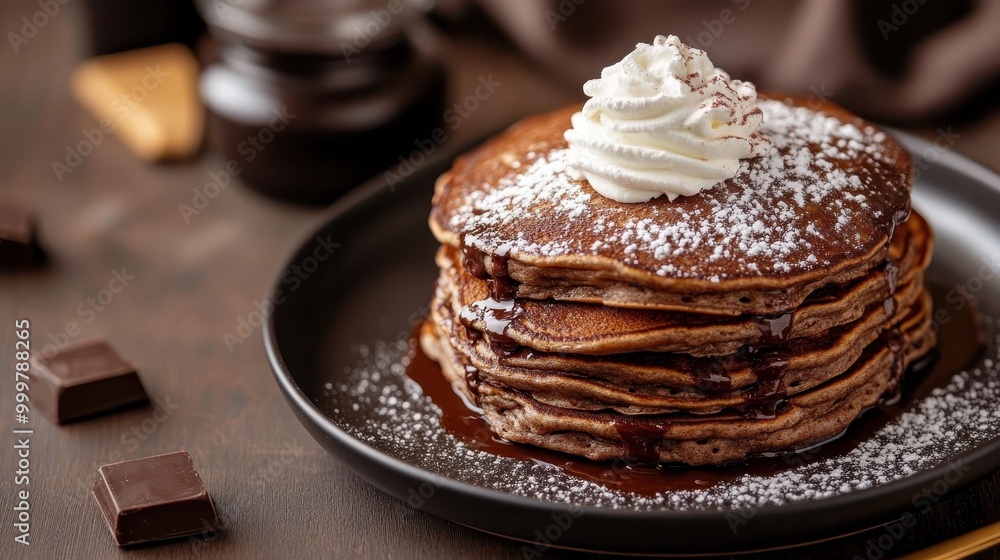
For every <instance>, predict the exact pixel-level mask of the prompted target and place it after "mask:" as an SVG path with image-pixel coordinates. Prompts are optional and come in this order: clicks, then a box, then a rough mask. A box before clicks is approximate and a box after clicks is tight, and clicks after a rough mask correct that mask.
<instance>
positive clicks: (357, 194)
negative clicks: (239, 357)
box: [262, 127, 1000, 553]
mask: <svg viewBox="0 0 1000 560" xmlns="http://www.w3.org/2000/svg"><path fill="white" fill-rule="evenodd" d="M883 128H885V129H886V130H888V131H890V132H891V133H892V134H893V135H894V136H896V137H897V138H898V139H899V140H900V142H901V143H903V144H904V145H905V146H906V148H907V149H908V150H909V151H910V153H911V155H913V157H914V159H916V158H917V157H918V156H917V154H918V152H922V151H923V150H926V149H928V148H929V149H935V150H937V156H938V157H937V160H936V161H933V162H930V167H932V168H933V167H945V168H948V169H949V170H950V171H952V172H954V173H959V174H961V175H965V176H967V177H968V178H970V179H971V180H973V181H974V182H976V183H979V184H981V185H984V186H985V187H986V188H989V189H992V190H993V191H995V192H996V193H998V194H1000V174H997V173H995V172H993V171H992V170H990V169H989V168H987V167H986V166H984V165H983V164H981V163H979V162H977V161H975V160H972V159H970V158H968V157H966V156H963V155H961V154H958V153H956V152H955V151H954V150H953V149H941V148H938V147H936V146H935V144H934V143H933V142H932V141H929V140H926V139H924V138H921V137H919V136H916V135H913V134H911V133H908V132H905V131H901V130H899V129H895V128H892V127H883ZM489 137H490V135H486V136H484V137H482V138H480V139H477V140H475V141H472V142H467V143H465V144H463V145H460V146H458V147H457V148H455V149H453V150H451V151H449V152H447V153H445V154H440V155H438V156H436V157H434V158H430V159H429V160H428V162H427V163H426V164H425V165H423V166H421V168H419V169H417V170H415V171H414V172H413V173H412V174H410V175H409V176H407V177H405V178H404V181H407V182H408V181H412V180H414V179H415V178H420V176H421V174H422V173H423V174H426V173H427V172H428V170H430V169H433V168H435V167H437V166H439V165H444V164H446V163H448V162H450V160H453V159H454V158H455V157H457V156H458V155H461V154H462V153H464V152H465V151H467V150H468V149H470V148H471V147H474V146H476V145H478V144H479V143H481V142H482V141H483V140H484V139H486V138H489ZM925 171H926V170H925ZM916 187H917V185H914V188H916ZM402 188H405V186H403V187H402ZM392 192H394V189H393V188H391V187H390V186H389V185H387V184H386V181H385V179H384V176H383V175H382V174H379V175H376V176H374V177H372V178H371V179H369V180H368V181H366V182H365V183H363V184H362V185H360V186H359V187H357V188H355V189H353V190H351V191H350V192H348V193H347V194H346V195H345V196H343V197H342V198H340V199H339V200H338V201H337V202H335V203H334V204H333V205H331V206H330V207H329V208H327V209H326V210H324V211H323V212H322V213H320V214H319V215H318V216H316V217H315V218H314V219H313V220H312V221H311V222H310V223H309V225H308V226H307V227H306V228H305V231H306V234H305V235H302V236H301V237H300V238H297V239H296V241H295V242H294V244H293V245H292V247H293V249H292V250H291V252H290V256H289V258H288V259H286V260H284V261H282V265H281V267H280V268H279V270H278V273H277V274H276V277H275V280H274V281H273V282H271V283H270V284H269V288H268V289H269V290H272V289H274V288H275V287H280V286H281V280H282V277H283V275H284V273H285V271H286V270H287V269H288V268H289V267H290V266H292V265H293V264H294V263H295V262H296V259H297V258H298V257H299V256H300V254H301V253H302V252H303V251H305V250H307V248H308V244H309V242H310V241H311V240H312V239H314V238H315V237H316V235H318V234H319V233H321V232H322V231H323V230H324V229H325V228H327V227H329V226H330V225H331V224H332V223H333V222H334V221H336V220H337V219H338V218H339V217H340V216H342V215H343V214H346V213H348V212H350V211H352V210H353V209H354V208H355V207H356V206H358V205H360V204H363V203H365V202H366V201H369V200H371V199H375V198H378V197H379V196H384V195H385V194H386V193H392ZM278 307H280V306H276V308H275V309H274V310H273V311H272V312H271V313H270V314H268V316H267V320H266V321H265V322H264V325H263V328H262V335H263V338H264V347H265V352H266V354H267V359H268V363H269V365H270V367H271V370H272V374H273V375H274V377H275V380H276V382H277V384H278V386H279V389H280V390H281V392H282V394H283V396H284V397H285V399H286V400H287V401H288V402H289V406H290V408H292V411H293V412H294V413H295V414H296V417H297V418H299V420H300V422H303V423H304V421H305V418H308V420H309V421H310V422H311V423H312V424H313V425H314V426H315V427H316V428H317V429H319V430H320V431H321V432H323V434H324V435H325V436H326V437H328V438H331V439H334V440H335V441H336V442H337V443H339V444H340V445H342V446H343V447H345V448H346V449H348V450H349V451H351V452H353V453H355V454H356V455H358V456H359V457H360V458H362V459H364V460H366V461H371V462H375V463H378V464H380V465H381V466H383V467H385V468H387V469H390V470H392V471H396V472H399V473H401V474H403V475H404V476H406V477H407V478H409V479H412V480H416V481H421V482H430V483H431V484H434V485H435V486H436V487H437V488H438V490H441V489H445V490H447V491H449V492H451V493H454V494H460V495H465V496H468V497H471V498H474V499H479V500H484V501H487V502H490V503H493V502H497V501H499V502H501V503H503V504H504V505H506V506H511V507H514V508H523V509H530V510H536V511H537V510H543V513H545V514H546V515H548V514H549V513H563V512H565V511H566V508H567V507H572V506H573V505H574V504H572V503H562V502H552V501H546V500H540V499H537V498H532V497H527V496H519V495H516V494H511V493H507V492H503V491H500V490H495V489H491V488H486V487H483V486H478V485H475V484H471V483H468V482H463V481H460V480H455V479H452V478H449V477H447V476H444V475H440V474H436V473H434V472H431V471H429V470H427V469H424V468H422V467H418V466H416V465H413V464H411V463H408V462H406V461H404V460H402V459H399V458H396V457H393V456H391V455H389V454H387V453H384V452H382V451H380V450H378V449H376V448H374V447H372V446H370V445H368V444H366V443H365V442H364V441H362V440H360V439H358V438H357V437H355V436H353V435H351V434H350V433H349V432H347V431H346V430H345V429H343V428H342V427H340V425H339V424H338V423H337V422H336V421H335V420H334V419H332V418H330V417H328V416H326V415H325V414H323V412H322V411H320V410H319V409H318V408H317V407H316V406H315V405H314V404H313V403H312V402H311V401H310V400H309V398H308V396H307V395H306V393H305V392H304V391H303V390H302V388H301V387H299V385H298V383H297V382H296V381H295V379H294V377H293V374H292V372H291V371H290V370H289V369H288V368H287V367H286V366H285V363H284V359H283V357H282V354H281V350H280V347H279V345H278V340H277V337H278V335H277V326H276V316H277V314H278V312H279V310H278ZM304 427H305V428H306V429H307V431H308V432H309V433H310V435H311V436H312V437H314V438H315V437H316V436H315V434H313V432H312V430H311V429H309V426H304ZM320 443H321V445H322V442H320ZM322 446H323V447H324V449H326V450H327V451H328V452H329V453H330V454H331V455H332V456H334V458H335V459H337V460H338V461H339V462H341V463H342V464H344V465H345V466H347V467H348V468H349V469H350V470H352V471H353V472H355V474H357V475H358V476H360V477H361V478H362V479H364V480H366V481H367V482H369V483H372V484H374V485H375V486H377V487H379V488H380V489H381V490H383V491H385V492H387V493H389V494H390V495H393V496H394V497H396V498H397V499H400V498H399V496H396V495H395V494H394V493H393V492H391V491H389V490H387V489H385V488H383V487H382V486H381V485H380V484H378V483H376V482H375V481H374V480H372V479H371V478H370V477H369V476H366V473H364V472H359V471H358V470H357V469H355V468H353V466H352V465H351V464H350V462H349V461H347V460H346V459H345V458H344V457H341V456H339V455H338V454H335V453H333V452H332V451H330V450H329V449H327V448H326V446H325V445H322ZM990 455H993V456H1000V437H997V438H994V439H992V440H990V441H988V442H986V443H984V444H982V445H979V446H977V447H975V448H973V449H970V450H968V451H966V452H964V453H962V454H961V455H959V456H957V457H955V458H954V459H952V460H951V461H949V462H946V463H943V464H938V465H936V466H934V467H932V468H930V469H926V470H921V471H919V472H917V473H915V474H912V475H910V476H906V477H904V478H900V479H897V480H894V481H892V482H889V483H886V484H883V485H879V486H874V487H871V488H865V489H861V490H854V491H851V492H848V493H845V494H838V495H836V496H832V497H829V498H819V499H813V500H808V501H802V502H794V503H786V504H780V505H779V504H767V505H764V506H760V507H757V508H756V512H755V513H754V518H755V519H757V518H760V517H761V516H764V517H771V518H777V520H778V521H780V518H784V517H797V516H800V515H802V514H804V513H815V512H816V510H817V509H823V510H825V509H839V508H849V507H852V506H857V505H859V504H865V505H873V504H876V505H877V506H878V507H869V508H868V509H869V510H870V511H869V513H866V514H865V515H863V516H859V518H858V519H875V518H877V517H884V516H885V515H888V514H890V513H893V512H899V513H903V511H902V508H904V507H905V505H904V503H910V502H912V499H911V500H909V501H908V502H904V500H905V498H903V499H901V498H902V497H903V496H904V495H906V496H909V495H910V494H911V493H912V492H913V490H914V489H920V488H922V487H926V486H928V485H929V484H933V482H935V481H937V480H939V479H941V478H942V477H943V475H945V474H946V473H947V472H948V469H949V468H950V465H951V463H954V462H956V461H967V462H968V463H971V464H975V465H978V466H979V468H978V469H977V468H975V467H973V468H972V469H971V470H970V472H969V474H968V475H965V476H963V477H962V478H961V479H960V481H959V482H958V483H956V484H953V485H951V486H950V489H949V493H952V492H954V491H956V490H958V489H960V488H963V487H966V486H968V485H970V484H973V483H975V482H977V481H979V480H981V479H982V478H984V477H985V476H987V475H989V474H990V473H992V472H996V471H997V470H998V467H1000V465H997V466H994V467H992V468H990V467H987V466H985V465H984V464H983V463H984V462H986V461H985V459H986V458H987V457H988V456H990ZM997 462H1000V459H998V460H997ZM576 508H577V510H578V511H580V512H581V516H602V517H605V518H611V519H614V520H616V521H635V520H642V521H644V522H645V521H651V520H652V521H656V522H663V523H667V522H677V521H684V522H691V523H700V522H720V521H721V522H727V517H726V516H727V514H731V513H733V512H734V511H739V510H736V509H730V508H719V509H710V510H654V511H647V510H636V509H630V508H610V507H604V506H593V505H588V506H580V505H577V506H576ZM421 509H424V508H421ZM425 511H428V510H426V509H425ZM428 513H434V512H431V511H428ZM435 515H437V514H435ZM440 516H441V517H445V518H446V519H449V520H450V521H452V522H455V523H459V524H462V525H466V526H470V527H473V528H476V529H477V530H483V531H485V529H479V528H477V527H475V526H472V525H469V524H468V523H461V522H459V521H457V520H454V519H450V518H448V517H447V516H443V515H440ZM896 518H898V516H897V517H896ZM487 532H490V531H487ZM494 534H496V533H494ZM734 536H735V535H734ZM839 536H840V535H831V537H830V538H838V537H839ZM511 538H516V537H511ZM519 540H520V539H519ZM798 544H799V543H790V544H787V545H783V546H782V548H785V547H793V546H798ZM551 546H552V547H554V548H565V547H560V545H559V544H557V543H552V545H551ZM603 552H609V551H603ZM732 552H749V551H746V550H739V551H731V552H730V553H732ZM721 553H726V551H721Z"/></svg>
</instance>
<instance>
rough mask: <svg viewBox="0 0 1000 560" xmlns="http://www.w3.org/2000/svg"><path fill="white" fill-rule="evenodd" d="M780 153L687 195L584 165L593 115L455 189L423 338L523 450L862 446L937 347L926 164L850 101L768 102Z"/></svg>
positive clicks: (442, 193)
mask: <svg viewBox="0 0 1000 560" xmlns="http://www.w3.org/2000/svg"><path fill="white" fill-rule="evenodd" d="M759 106H760V108H761V110H762V111H763V112H764V124H763V127H762V130H763V131H764V133H765V134H767V136H768V138H769V139H770V141H771V144H772V149H771V152H770V153H769V154H768V155H766V156H764V157H760V158H755V159H748V160H743V161H742V162H741V167H740V170H739V172H738V173H737V175H736V176H735V177H733V178H732V179H730V180H727V181H725V182H723V183H720V184H719V185H716V186H715V187H713V188H712V189H709V190H706V191H703V192H701V193H699V194H698V195H695V196H688V197H679V198H677V199H676V200H674V201H673V202H671V201H668V200H667V198H666V197H660V198H657V199H654V200H652V201H649V202H645V203H639V204H623V203H619V202H615V201H613V200H610V199H607V198H604V197H603V196H601V195H599V194H598V193H596V192H595V191H594V190H593V189H592V188H591V187H590V186H589V184H588V183H587V182H586V180H584V179H579V178H577V177H578V176H577V175H576V174H574V173H573V171H572V169H568V166H567V163H566V162H567V144H566V142H565V140H564V139H563V132H564V131H565V130H566V129H567V128H568V127H569V126H570V116H571V115H572V114H573V112H575V111H576V110H578V109H579V108H578V107H569V108H566V109H564V110H560V111H557V112H554V113H551V114H547V115H542V116H539V117H534V118H531V119H528V120H526V121H523V122H521V123H519V124H518V125H515V126H514V127H512V128H511V129H509V130H508V131H506V132H504V133H503V134H501V135H499V136H497V137H495V138H493V139H492V140H490V141H488V142H487V143H485V144H484V145H482V146H480V147H478V148H476V149H475V150H473V151H471V152H470V153H468V154H466V155H464V156H463V157H462V158H460V159H459V160H458V161H457V162H456V163H455V165H454V167H453V168H452V169H451V170H450V171H449V172H447V173H445V174H444V175H443V176H442V177H441V178H440V179H439V181H438V183H437V186H436V193H435V198H434V208H433V210H432V213H431V218H430V225H431V229H432V231H433V232H434V235H435V236H436V237H437V239H438V240H439V241H440V242H441V244H442V247H441V249H440V250H439V252H438V254H437V264H438V265H439V267H440V269H441V273H440V277H439V279H438V282H437V287H436V291H435V295H434V299H433V302H432V305H431V315H430V318H429V320H428V321H427V322H426V324H425V325H424V328H423V330H422V333H421V346H422V347H423V349H424V351H425V352H427V354H428V355H429V356H431V357H432V358H434V359H435V360H437V361H438V362H439V363H440V364H441V367H442V371H443V373H444V375H445V376H446V377H447V378H448V380H449V381H450V382H451V384H452V385H453V386H454V387H455V389H456V390H457V391H459V392H460V393H461V394H463V395H464V396H465V397H467V398H468V402H469V404H470V406H471V405H473V404H474V405H475V407H478V409H479V411H480V412H481V414H482V415H483V416H484V417H485V419H486V420H487V421H488V422H489V424H490V425H491V427H492V429H493V430H494V431H496V433H497V434H498V435H500V436H501V437H503V438H506V439H507V440H510V441H514V442H521V443H526V444H532V445H536V446H540V447H544V448H548V449H553V450H557V451H562V452H566V453H571V454H575V455H581V456H584V457H587V458H590V459H594V460H608V459H617V458H631V459H633V460H639V461H643V462H648V463H655V462H665V463H683V464H688V465H707V464H720V463H724V462H729V461H735V460H740V459H743V458H745V457H747V456H751V455H758V454H763V453H773V452H784V451H794V450H800V449H803V448H806V447H809V446H811V445H814V444H817V443H820V442H823V441H825V440H828V439H830V438H832V437H835V436H837V435H838V434H840V433H842V432H843V431H844V430H845V429H846V428H847V426H848V425H849V424H850V423H851V422H852V421H853V420H854V419H855V418H857V417H858V416H859V414H860V413H861V412H862V411H864V410H865V409H867V408H870V407H872V406H874V405H876V404H877V403H878V402H879V401H880V399H883V398H884V397H886V396H887V395H892V394H894V392H895V391H896V390H897V387H898V385H899V382H900V379H901V377H902V375H903V373H904V372H905V371H906V370H907V368H908V367H909V366H910V365H911V364H913V363H914V362H915V361H917V360H918V359H919V358H921V357H922V356H924V355H925V354H926V353H927V352H928V351H929V350H930V349H931V348H932V346H933V344H934V335H933V329H931V328H930V316H931V310H932V304H931V300H930V297H929V295H928V293H927V291H926V290H925V288H924V284H923V275H924V270H925V269H926V267H927V265H928V263H929V260H930V255H931V244H932V233H931V231H930V229H929V228H928V225H927V223H926V222H925V221H924V220H923V219H922V218H921V217H920V216H919V215H917V214H916V213H911V212H910V186H911V179H912V172H911V170H912V163H911V159H910V157H909V155H908V154H907V152H906V150H905V149H904V148H903V147H902V146H901V145H899V144H898V143H897V142H896V141H895V139H893V138H892V137H891V136H890V135H889V134H887V133H886V132H884V131H882V130H881V129H879V128H878V127H876V126H874V125H872V124H870V123H868V122H866V121H863V120H861V119H859V118H857V117H855V116H853V115H852V114H850V113H848V112H847V111H845V110H843V109H841V108H839V107H837V106H835V105H832V104H827V103H823V104H819V105H818V104H817V103H815V100H813V102H811V103H807V102H806V101H805V100H802V99H795V98H786V99H780V100H779V99H775V98H767V97H764V98H762V99H761V100H760V101H759Z"/></svg>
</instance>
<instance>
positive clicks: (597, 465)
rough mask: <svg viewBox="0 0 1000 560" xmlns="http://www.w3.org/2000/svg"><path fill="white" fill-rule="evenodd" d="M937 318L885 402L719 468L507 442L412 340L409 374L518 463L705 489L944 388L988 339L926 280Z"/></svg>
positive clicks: (849, 443)
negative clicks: (797, 445) (926, 349)
mask: <svg viewBox="0 0 1000 560" xmlns="http://www.w3.org/2000/svg"><path fill="white" fill-rule="evenodd" d="M929 288H930V291H931V294H932V296H933V298H934V303H935V306H934V307H935V316H937V314H938V312H939V310H944V311H945V312H946V313H947V316H948V317H949V318H950V319H949V320H948V322H947V323H945V324H943V325H942V326H941V328H940V329H939V331H938V333H937V335H938V343H937V347H936V349H935V351H933V352H932V353H931V355H930V357H928V358H925V359H923V360H921V361H919V362H918V363H916V364H914V365H913V366H911V368H910V370H909V371H908V372H907V373H906V375H905V377H904V380H903V383H902V385H901V386H900V388H899V394H898V396H895V397H893V398H891V399H888V400H886V401H885V402H882V403H881V404H880V405H878V406H875V407H873V408H871V409H869V410H868V411H866V412H865V413H863V414H862V416H861V417H860V418H858V419H857V420H856V421H855V422H854V423H853V424H852V425H851V426H850V427H849V428H848V429H847V430H846V431H845V432H843V433H842V434H840V435H838V436H837V437H835V438H833V439H831V440H829V441H826V442H823V443H820V444H818V445H815V446H812V447H811V448H808V449H804V450H800V451H797V452H793V453H786V454H773V455H770V454H769V455H768V456H760V457H754V458H751V459H748V460H746V461H743V462H740V463H734V464H727V465H723V466H719V467H698V468H692V467H684V466H664V465H661V466H658V467H638V466H635V464H634V462H627V461H625V460H619V461H612V462H595V461H589V460H587V459H584V458H581V457H576V456H572V455H567V454H563V453H558V452H555V451H549V450H546V449H541V448H537V447H533V446H529V445H522V444H516V443H511V442H509V441H506V440H504V439H502V438H500V437H499V436H497V435H496V434H494V433H493V432H492V431H491V430H490V427H489V424H487V422H486V421H485V420H483V419H482V417H481V416H480V415H479V413H478V412H477V411H475V410H474V409H472V408H470V406H468V405H467V404H466V403H465V402H464V400H463V399H462V398H461V397H459V396H458V395H457V394H456V393H455V392H454V391H453V389H452V387H451V385H450V384H449V383H448V381H447V380H446V379H445V378H444V375H443V374H442V373H441V370H440V367H439V366H438V364H437V363H436V362H434V361H433V360H431V359H430V358H428V357H427V356H426V355H424V353H423V352H422V351H421V350H420V346H419V344H414V345H413V346H414V347H415V348H416V350H415V355H413V356H412V358H411V359H410V361H409V364H408V366H407V368H406V375H407V376H408V377H409V378H410V379H412V380H413V381H415V382H417V383H418V384H419V385H420V387H421V388H422V390H423V393H424V395H425V396H427V397H429V398H430V400H431V401H432V402H433V403H434V404H435V405H437V406H438V407H439V408H440V409H441V418H440V422H441V426H442V427H443V428H444V429H445V430H446V431H448V432H449V433H450V434H451V435H452V436H454V437H455V438H456V439H458V440H459V441H461V442H462V443H464V444H465V445H466V446H468V447H469V448H470V449H473V450H478V451H483V452H487V453H490V454H493V455H497V456H500V457H507V458H510V459H515V460H522V461H531V462H535V463H544V464H548V465H551V466H554V467H557V468H559V469H561V470H562V471H563V472H565V473H566V474H569V475H571V476H574V477H577V478H580V479H584V480H587V481H589V482H593V483H596V484H599V485H601V486H604V487H606V488H608V489H611V490H615V491H618V492H625V493H632V494H637V495H647V496H653V495H656V494H659V493H663V492H670V491H678V490H695V489H698V488H707V487H710V486H713V485H715V484H718V483H720V482H725V481H733V480H736V479H739V478H740V477H742V476H744V475H747V474H751V475H757V476H773V475H775V474H778V473H781V472H783V471H786V470H790V469H794V468H796V467H800V466H802V465H804V464H807V463H809V462H814V461H819V460H823V459H827V458H830V457H835V456H839V455H843V454H846V453H848V452H850V451H851V450H852V449H854V448H855V447H856V446H857V445H858V444H859V443H861V442H863V441H865V440H867V439H869V438H870V437H871V436H872V435H873V434H875V433H876V432H878V431H879V430H880V429H881V428H882V427H883V426H885V425H886V424H887V423H888V422H890V421H891V420H892V419H894V418H896V417H897V416H899V415H900V414H902V413H903V412H905V411H906V410H908V409H909V408H910V406H911V405H912V404H913V403H914V402H915V401H917V400H920V399H923V398H925V397H927V396H928V395H930V394H931V393H932V392H933V391H934V390H935V389H936V388H939V387H943V386H945V385H946V384H947V383H948V382H949V381H950V380H951V379H952V378H953V377H954V376H955V374H957V373H959V372H961V371H963V370H965V369H967V368H969V367H971V366H973V365H975V363H976V362H977V361H978V360H979V359H980V357H981V356H982V354H983V352H984V350H985V347H986V346H985V342H984V338H983V333H982V332H981V328H980V324H979V320H978V318H977V316H976V313H975V305H972V304H970V305H965V306H963V307H962V308H961V309H957V310H956V309H954V308H945V295H946V293H947V288H942V287H940V286H935V285H930V286H929Z"/></svg>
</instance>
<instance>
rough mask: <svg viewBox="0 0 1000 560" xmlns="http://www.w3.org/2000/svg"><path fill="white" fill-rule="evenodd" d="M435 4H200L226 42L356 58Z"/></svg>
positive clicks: (204, 0)
mask: <svg viewBox="0 0 1000 560" xmlns="http://www.w3.org/2000/svg"><path fill="white" fill-rule="evenodd" d="M433 4H434V0H388V2H386V0H198V9H199V11H200V12H201V14H202V17H204V18H205V21H206V22H207V23H208V24H209V25H210V26H211V27H213V28H214V30H215V31H216V32H217V33H218V34H219V35H221V36H223V37H228V38H231V39H235V40H237V41H242V42H246V43H250V44H253V45H255V46H258V47H262V48H266V49H273V50H280V51H290V52H310V53H317V52H320V53H325V52H342V53H356V52H359V51H362V50H364V49H365V48H366V47H368V46H369V45H372V44H379V43H384V42H388V41H392V40H395V39H396V38H397V37H398V36H399V35H400V34H401V33H402V32H403V31H404V30H405V29H406V27H407V26H408V25H409V23H410V22H412V21H413V20H415V19H419V18H421V17H422V16H423V15H424V14H425V13H427V12H428V11H429V10H430V9H431V7H432V6H433Z"/></svg>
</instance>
